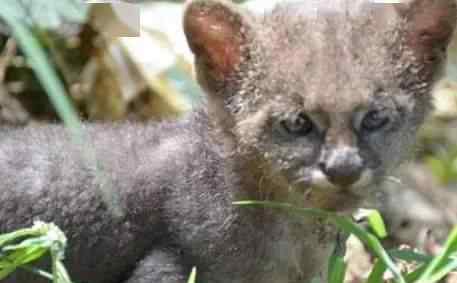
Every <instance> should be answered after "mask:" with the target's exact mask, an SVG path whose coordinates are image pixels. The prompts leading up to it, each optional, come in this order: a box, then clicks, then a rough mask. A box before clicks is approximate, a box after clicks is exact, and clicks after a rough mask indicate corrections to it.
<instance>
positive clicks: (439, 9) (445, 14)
mask: <svg viewBox="0 0 457 283" xmlns="http://www.w3.org/2000/svg"><path fill="white" fill-rule="evenodd" d="M395 8H396V10H397V12H399V13H400V15H402V16H403V17H404V18H405V19H406V33H407V34H406V44H407V45H408V46H409V47H410V48H411V49H412V50H413V52H415V54H416V56H418V58H419V59H420V60H422V62H423V63H435V61H439V59H440V57H443V56H444V54H445V51H446V48H447V45H448V44H449V41H450V39H451V37H452V34H453V32H454V28H455V25H456V20H457V4H456V0H409V1H407V2H406V3H401V4H395Z"/></svg>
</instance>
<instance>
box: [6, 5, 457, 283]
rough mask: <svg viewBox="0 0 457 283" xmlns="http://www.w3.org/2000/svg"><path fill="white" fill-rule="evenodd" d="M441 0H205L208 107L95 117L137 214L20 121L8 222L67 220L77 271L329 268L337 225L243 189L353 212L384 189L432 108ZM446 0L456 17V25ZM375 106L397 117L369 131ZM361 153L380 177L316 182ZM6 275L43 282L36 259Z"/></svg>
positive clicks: (170, 282) (193, 26) (201, 53)
mask: <svg viewBox="0 0 457 283" xmlns="http://www.w3.org/2000/svg"><path fill="white" fill-rule="evenodd" d="M428 1H431V0H426V1H424V0H416V1H413V4H411V5H412V6H409V7H407V8H410V11H415V12H414V13H412V12H411V14H408V13H406V14H400V12H399V11H400V10H396V8H394V7H393V6H391V5H387V6H382V7H381V6H380V7H375V8H373V4H369V3H368V1H361V0H357V1H355V0H332V1H305V2H300V3H298V4H291V5H280V6H279V7H278V8H277V9H275V10H274V11H273V12H272V13H271V14H269V15H265V16H263V17H254V16H253V15H249V14H247V13H245V12H240V11H238V8H237V7H235V6H234V5H233V4H231V3H229V2H228V1H222V0H220V1H216V0H194V1H192V2H191V3H190V4H189V8H188V9H187V10H186V16H185V29H186V35H187V37H188V40H189V44H190V46H191V48H192V49H193V51H194V53H195V55H196V66H197V74H198V79H199V81H200V83H201V85H202V86H203V88H204V89H205V90H206V91H207V94H208V101H209V102H208V104H209V105H206V104H203V105H201V107H199V108H198V109H196V110H195V111H194V112H193V113H191V114H189V115H188V116H187V117H185V118H183V119H181V120H180V121H175V122H164V123H160V124H144V125H143V124H114V125H101V124H100V125H89V124H88V125H85V130H86V131H87V132H88V136H89V137H90V138H89V145H90V146H91V147H93V149H94V150H95V152H96V153H97V158H98V160H99V163H100V165H101V168H102V170H103V172H105V174H107V177H109V179H110V180H111V182H110V183H109V184H111V185H110V187H111V188H110V189H111V190H112V193H113V194H114V195H116V196H118V199H119V205H120V208H121V209H122V211H123V212H124V215H123V216H122V217H115V216H114V215H113V214H111V213H110V210H109V208H110V206H109V205H107V203H106V202H104V201H103V199H102V196H103V195H102V194H101V193H100V189H101V185H100V184H99V183H98V182H97V180H98V179H97V178H96V176H97V175H96V172H95V168H94V166H91V165H88V164H87V163H86V162H85V160H84V158H82V157H81V156H82V153H83V152H84V146H77V145H75V144H72V143H71V142H70V137H69V135H68V134H67V133H66V131H65V130H64V128H62V127H60V126H44V127H33V128H26V129H21V130H8V131H5V132H3V133H2V135H3V136H2V139H1V141H0V178H1V180H2V183H1V185H0V188H1V191H2V193H1V194H0V233H1V232H6V231H12V230H14V229H17V228H20V227H24V226H28V225H31V224H32V220H34V219H40V220H43V221H53V222H55V223H56V224H57V225H59V226H60V227H61V228H62V229H63V230H64V231H65V232H66V234H67V235H68V237H69V244H70V246H69V250H68V253H67V260H66V265H67V266H68V268H69V270H70V274H71V275H72V277H73V278H74V280H75V282H91V283H92V282H93V283H120V282H127V283H146V282H154V283H161V282H162V283H177V282H183V281H184V280H185V278H186V277H187V275H188V274H189V272H190V270H191V268H192V267H193V266H196V267H197V269H198V275H197V277H198V280H199V281H200V282H211V283H229V282H237V283H248V282H249V283H254V282H263V283H277V282H291V283H298V282H310V280H311V278H312V277H313V276H316V275H320V276H321V277H322V278H323V280H324V281H325V280H326V279H325V272H326V270H327V268H326V262H327V259H328V256H329V255H330V253H331V250H332V247H333V245H334V243H335V240H336V231H335V229H334V228H333V227H331V226H330V225H328V224H327V223H325V221H322V220H321V219H312V218H306V219H302V218H300V217H296V216H293V215H287V214H286V213H284V212H279V211H272V210H270V209H261V208H246V207H243V208H241V207H236V206H233V205H232V202H233V201H237V200H245V199H256V200H275V201H288V202H291V203H293V204H295V205H299V206H308V207H318V208H328V209H332V210H335V211H341V212H351V211H352V210H353V209H354V208H356V207H357V206H358V205H359V204H360V201H362V200H364V199H366V198H367V197H368V196H369V195H370V194H372V192H373V188H374V187H376V186H375V185H376V184H377V183H379V182H381V181H382V179H383V177H384V176H385V174H386V172H388V171H389V170H391V169H392V168H394V167H395V166H396V165H397V164H398V163H399V162H400V161H401V159H402V158H403V157H404V156H405V155H406V154H405V153H406V152H407V151H408V148H409V147H410V146H411V144H412V142H413V140H414V135H415V132H416V129H417V127H418V126H419V125H420V123H421V122H422V121H423V119H424V116H425V114H426V113H427V112H428V109H429V107H430V103H429V101H430V96H429V92H430V88H431V85H432V83H433V82H434V80H435V79H436V75H437V74H438V72H439V69H440V65H441V63H442V59H443V58H442V55H443V54H442V51H443V48H442V47H444V48H445V46H446V44H447V40H448V37H449V36H450V35H449V34H444V35H443V36H442V38H440V39H444V40H441V41H442V43H439V44H438V45H436V46H435V44H431V43H429V42H428V41H426V43H422V41H420V42H419V43H417V41H414V40H415V39H416V37H414V36H415V34H416V33H415V32H416V31H417V30H416V29H415V26H414V25H410V23H411V22H412V21H413V20H411V19H414V20H416V18H417V17H418V18H419V19H420V16H421V14H420V13H421V12H420V9H416V10H417V11H416V10H415V9H414V7H415V6H414V5H416V4H417V3H419V4H417V5H418V6H419V7H422V6H427V8H430V7H429V4H424V3H441V4H443V3H444V5H447V4H448V3H451V0H436V1H431V2H428ZM420 5H422V6H420ZM447 6H449V11H451V13H449V15H447V16H446V15H444V16H443V17H442V18H444V19H447V18H451V17H452V20H453V21H454V22H455V17H454V16H455V13H454V12H455V7H454V6H453V5H451V4H449V5H447ZM430 11H431V12H432V13H433V12H436V13H437V14H439V13H438V12H443V11H444V9H442V8H440V9H438V8H433V9H431V8H430ZM405 15H406V16H405ZM417 15H418V16H417ZM415 16H417V17H415ZM208 23H209V24H211V25H207V24H208ZM431 24H432V28H431V29H430V31H431V33H430V36H431V38H434V36H436V34H438V32H437V31H436V29H433V28H434V27H435V26H433V24H434V22H432V23H431ZM437 25H439V26H440V27H447V26H446V24H445V23H440V24H437ZM208 26H210V27H211V28H214V29H208V28H207V27H208ZM452 27H453V24H452ZM217 28H219V30H223V31H224V32H226V33H225V34H223V35H222V36H221V34H218V33H213V32H212V31H213V30H217ZM410 35H411V36H410ZM408 36H410V37H408ZM411 38H412V39H413V40H412V41H411V40H409V39H411ZM221 46H223V47H224V48H219V47H221ZM432 55H437V56H435V57H437V58H438V59H437V60H429V58H431V57H432ZM372 109H381V110H382V111H383V112H382V113H384V115H387V117H388V118H389V124H388V126H386V127H383V128H382V129H380V130H379V131H377V132H375V133H371V134H369V135H368V134H366V133H363V132H362V131H361V123H363V122H362V121H364V120H365V117H366V114H367V113H369V112H370V111H371V110H372ZM299 112H300V113H302V112H305V113H306V115H307V116H308V117H309V118H310V120H311V121H312V123H313V129H315V130H314V131H313V132H312V133H310V134H307V135H301V136H297V137H294V138H293V137H291V136H290V134H286V133H285V132H284V127H283V122H284V121H287V123H289V124H290V123H292V125H294V124H293V123H294V122H293V121H296V120H294V119H295V118H294V117H296V114H297V113H299ZM291 121H292V122H291ZM354 158H357V160H359V159H360V160H363V165H364V166H363V168H362V169H363V170H364V172H371V175H372V177H370V178H368V177H367V180H369V182H366V183H363V182H360V184H359V185H357V183H356V184H354V185H353V186H352V185H351V186H346V185H347V182H346V181H345V182H344V185H342V183H338V182H333V181H331V182H329V181H328V180H327V181H326V182H324V184H322V182H321V183H318V182H317V181H316V180H315V178H316V176H315V175H313V174H315V173H316V172H317V173H320V174H321V175H322V176H323V178H321V179H326V177H325V176H324V175H325V172H324V173H322V172H321V171H322V170H321V169H322V168H321V169H320V168H319V166H320V164H321V163H322V162H324V163H326V164H325V165H326V166H333V165H332V164H333V163H335V164H338V168H344V166H345V165H348V164H352V163H354V162H353V160H354ZM351 162H352V163H351ZM354 170H355V169H354ZM357 170H358V169H357ZM338 174H343V175H344V174H345V172H339V173H338ZM362 175H363V174H361V176H362ZM327 177H328V176H327ZM327 179H328V178H327ZM340 179H341V178H340ZM340 179H337V180H340ZM343 179H344V178H343ZM332 182H333V184H331V183H332ZM356 185H357V186H356ZM5 282H6V283H31V282H39V283H41V281H39V279H37V278H36V277H32V275H29V274H25V273H24V272H19V273H16V274H15V275H13V276H11V277H10V278H8V279H7V280H6V281H5ZM43 282H44V281H43Z"/></svg>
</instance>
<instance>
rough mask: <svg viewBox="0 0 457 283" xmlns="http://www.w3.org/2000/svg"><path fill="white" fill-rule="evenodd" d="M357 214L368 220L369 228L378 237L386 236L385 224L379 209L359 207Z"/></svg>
mask: <svg viewBox="0 0 457 283" xmlns="http://www.w3.org/2000/svg"><path fill="white" fill-rule="evenodd" d="M359 214H360V216H361V217H362V218H366V219H367V220H368V224H369V225H370V228H371V229H372V230H373V232H374V233H375V234H376V236H377V237H378V238H380V239H384V238H385V237H387V229H386V225H385V224H384V220H382V216H381V214H380V213H379V211H377V210H375V209H359Z"/></svg>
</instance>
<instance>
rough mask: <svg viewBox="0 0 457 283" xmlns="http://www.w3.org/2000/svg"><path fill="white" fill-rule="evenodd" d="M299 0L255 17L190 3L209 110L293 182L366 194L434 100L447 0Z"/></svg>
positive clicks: (449, 21)
mask: <svg viewBox="0 0 457 283" xmlns="http://www.w3.org/2000/svg"><path fill="white" fill-rule="evenodd" d="M372 2H374V1H368V0H366V1H363V0H327V1H296V2H294V3H291V4H284V5H280V6H279V7H277V8H276V9H275V10H274V11H273V12H271V13H270V14H268V15H265V16H262V17H255V16H253V15H251V14H248V13H245V12H243V11H239V10H238V9H237V8H236V7H235V6H234V5H233V4H231V3H230V2H227V1H223V0H194V1H191V3H190V4H189V6H188V8H187V10H186V13H185V17H184V28H185V32H186V36H187V39H188V42H189V45H190V47H191V49H192V51H193V52H194V54H195V56H196V67H197V76H198V79H199V81H200V84H201V85H202V86H203V88H204V89H205V90H206V91H207V93H208V95H209V97H208V99H209V104H210V108H211V113H213V115H214V116H213V117H214V119H217V120H218V124H219V125H220V126H221V127H222V128H224V130H225V132H226V133H228V135H231V136H232V137H233V139H234V141H235V143H236V145H237V148H238V150H240V151H241V152H242V153H243V154H246V156H254V155H255V156H256V158H257V159H258V160H261V162H263V163H264V164H266V165H267V166H265V167H267V168H269V170H270V172H269V173H270V174H271V175H272V176H278V177H280V179H281V180H285V181H284V182H285V183H286V185H287V186H288V187H289V188H292V189H294V190H299V189H303V190H306V189H307V188H312V190H313V191H321V192H327V193H329V194H335V195H338V194H344V195H355V196H359V195H360V196H362V195H364V194H367V192H368V190H367V188H368V187H369V185H371V184H373V183H376V182H379V181H380V180H381V179H382V177H383V176H385V174H386V173H388V172H389V170H391V169H392V168H394V167H395V166H396V165H397V164H398V163H399V162H400V161H401V160H402V159H403V158H404V157H405V153H406V152H408V149H410V148H411V145H412V143H413V141H414V135H415V133H416V130H417V128H418V126H419V125H420V124H421V123H422V121H423V120H424V117H425V115H426V113H427V112H428V110H429V108H430V100H431V98H430V91H431V87H432V84H433V82H434V81H435V80H436V78H437V75H438V74H439V72H440V69H441V67H442V65H443V63H444V61H445V60H444V59H445V54H446V47H447V44H448V42H449V40H450V37H451V35H452V33H453V29H454V26H455V22H456V4H455V2H454V0H414V1H408V3H404V4H379V3H372Z"/></svg>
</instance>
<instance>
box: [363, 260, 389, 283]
mask: <svg viewBox="0 0 457 283" xmlns="http://www.w3.org/2000/svg"><path fill="white" fill-rule="evenodd" d="M386 270H387V266H386V265H385V264H384V262H382V261H381V260H377V261H376V264H375V265H374V266H373V269H372V270H371V272H370V275H369V276H368V279H367V282H366V283H383V282H384V272H386Z"/></svg>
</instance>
